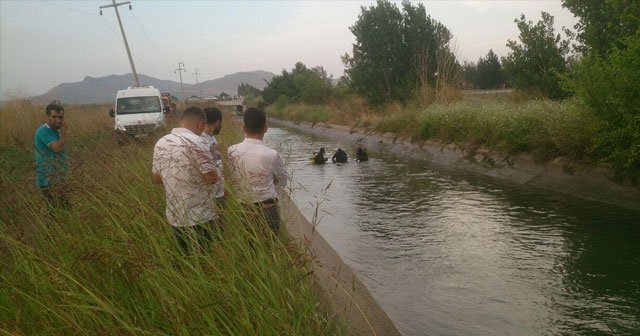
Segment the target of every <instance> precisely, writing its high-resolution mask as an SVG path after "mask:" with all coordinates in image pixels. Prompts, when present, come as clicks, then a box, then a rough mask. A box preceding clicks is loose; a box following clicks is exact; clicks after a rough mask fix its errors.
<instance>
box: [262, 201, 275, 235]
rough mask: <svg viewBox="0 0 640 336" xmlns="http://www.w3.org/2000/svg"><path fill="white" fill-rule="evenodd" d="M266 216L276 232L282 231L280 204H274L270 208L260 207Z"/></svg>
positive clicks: (271, 227) (268, 223)
mask: <svg viewBox="0 0 640 336" xmlns="http://www.w3.org/2000/svg"><path fill="white" fill-rule="evenodd" d="M260 209H261V210H262V214H263V215H264V218H265V219H266V220H267V225H268V226H269V228H270V229H271V230H272V231H273V232H274V233H275V234H276V236H277V235H278V233H279V232H280V212H279V211H278V205H277V204H274V205H273V206H272V207H270V208H262V207H261V208H260Z"/></svg>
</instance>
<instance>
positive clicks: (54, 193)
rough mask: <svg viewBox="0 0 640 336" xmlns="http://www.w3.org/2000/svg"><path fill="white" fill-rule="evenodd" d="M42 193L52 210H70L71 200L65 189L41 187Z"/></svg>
mask: <svg viewBox="0 0 640 336" xmlns="http://www.w3.org/2000/svg"><path fill="white" fill-rule="evenodd" d="M40 191H42V195H43V196H44V199H45V200H47V203H49V206H50V207H51V208H53V209H64V210H69V207H70V206H69V199H68V198H67V192H66V190H65V188H64V187H61V186H46V187H40Z"/></svg>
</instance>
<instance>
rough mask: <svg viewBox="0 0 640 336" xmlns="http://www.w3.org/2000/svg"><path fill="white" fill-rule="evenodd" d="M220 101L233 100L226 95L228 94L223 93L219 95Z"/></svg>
mask: <svg viewBox="0 0 640 336" xmlns="http://www.w3.org/2000/svg"><path fill="white" fill-rule="evenodd" d="M218 99H220V100H229V99H231V95H230V94H228V93H226V92H222V93H220V94H219V95H218Z"/></svg>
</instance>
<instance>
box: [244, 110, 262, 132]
mask: <svg viewBox="0 0 640 336" xmlns="http://www.w3.org/2000/svg"><path fill="white" fill-rule="evenodd" d="M243 119H244V127H245V128H246V129H247V131H248V132H249V133H251V134H256V133H260V131H262V129H263V128H264V126H265V125H266V124H267V114H266V113H264V111H263V110H260V109H257V108H255V107H251V108H248V109H247V110H246V111H244V118H243Z"/></svg>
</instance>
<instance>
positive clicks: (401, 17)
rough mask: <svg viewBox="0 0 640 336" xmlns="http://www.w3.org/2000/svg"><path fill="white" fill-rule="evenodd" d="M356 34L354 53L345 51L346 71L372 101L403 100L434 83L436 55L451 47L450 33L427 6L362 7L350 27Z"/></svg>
mask: <svg viewBox="0 0 640 336" xmlns="http://www.w3.org/2000/svg"><path fill="white" fill-rule="evenodd" d="M350 30H351V32H352V33H353V34H354V35H355V37H356V43H355V44H354V45H353V51H352V53H353V55H352V56H349V55H348V54H345V55H344V56H343V57H342V61H343V62H344V64H345V67H346V70H345V74H346V76H347V77H348V82H349V83H350V85H351V87H352V88H353V89H354V91H356V92H358V93H360V94H362V95H363V96H364V97H365V98H367V100H369V101H370V102H371V103H382V102H385V101H389V100H392V99H396V100H400V101H404V100H406V99H408V98H409V97H411V95H412V94H413V91H414V90H415V89H416V88H417V87H418V86H420V85H422V84H425V83H433V81H434V76H435V74H436V72H437V66H436V63H437V57H436V55H437V53H438V52H441V50H442V49H447V48H448V43H449V41H450V40H451V34H450V33H449V31H448V30H447V28H446V27H445V26H444V25H442V24H441V23H439V22H437V21H435V20H433V19H432V18H431V17H430V16H428V15H427V14H426V9H425V7H424V5H422V4H418V5H417V6H413V5H412V4H411V3H409V2H403V4H402V12H401V11H400V9H399V8H398V7H397V6H396V5H395V4H393V3H390V2H388V1H386V0H378V1H377V3H376V5H373V6H370V7H368V8H367V7H361V12H360V14H359V15H358V21H356V23H355V24H354V25H353V26H351V27H350Z"/></svg>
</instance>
